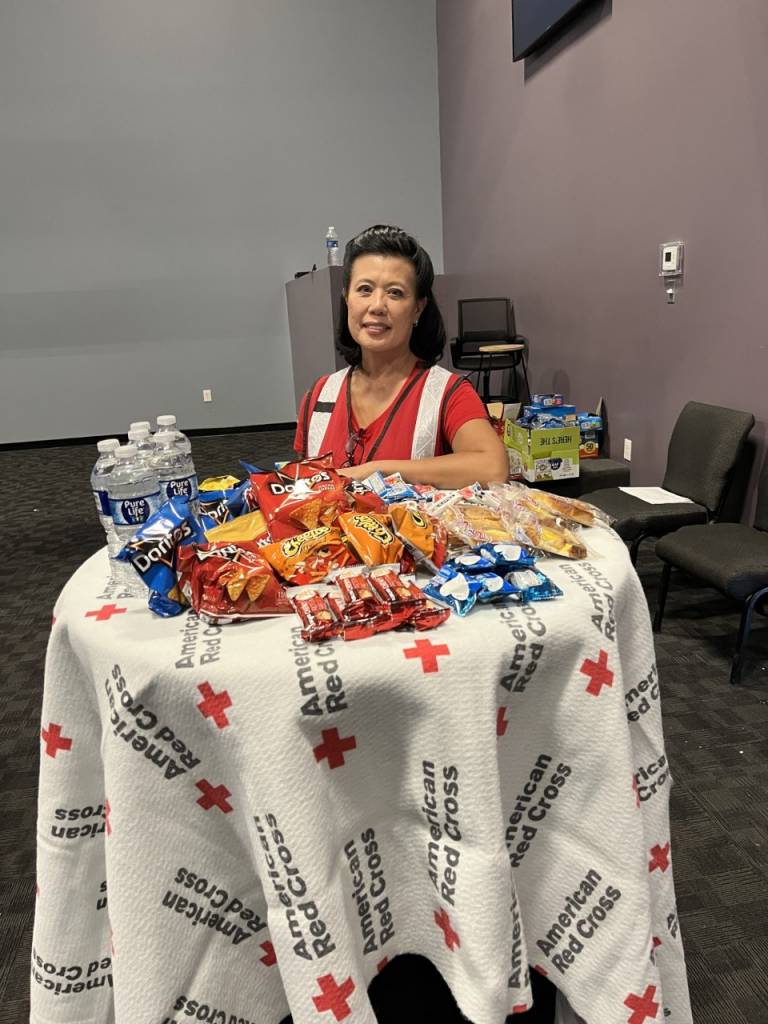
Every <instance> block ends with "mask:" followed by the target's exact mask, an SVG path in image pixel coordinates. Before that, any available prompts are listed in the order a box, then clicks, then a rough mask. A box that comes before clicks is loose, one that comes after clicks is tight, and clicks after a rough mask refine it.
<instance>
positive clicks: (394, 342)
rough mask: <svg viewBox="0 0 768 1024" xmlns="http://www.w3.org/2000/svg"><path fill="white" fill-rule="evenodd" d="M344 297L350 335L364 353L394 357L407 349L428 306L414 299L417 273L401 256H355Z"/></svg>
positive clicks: (422, 300)
mask: <svg viewBox="0 0 768 1024" xmlns="http://www.w3.org/2000/svg"><path fill="white" fill-rule="evenodd" d="M345 298H346V300H347V322H348V325H349V333H350V334H351V335H352V337H353V338H354V340H355V341H356V342H357V343H358V345H359V346H360V348H361V349H362V350H363V353H366V352H369V353H371V354H379V353H381V354H384V353H386V354H391V355H393V356H395V355H398V354H400V353H402V352H403V351H405V350H407V349H408V344H409V342H410V340H411V331H412V330H413V324H414V321H415V320H418V318H419V316H420V315H421V312H422V310H423V309H424V307H425V306H426V304H427V300H426V299H417V298H416V272H415V271H414V269H413V264H412V263H411V261H410V260H407V259H405V257H403V256H380V255H374V254H367V255H365V256H358V257H357V259H356V260H355V262H354V263H353V264H352V273H351V275H350V281H349V291H348V292H347V294H346V296H345Z"/></svg>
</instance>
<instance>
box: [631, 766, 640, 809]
mask: <svg viewBox="0 0 768 1024" xmlns="http://www.w3.org/2000/svg"><path fill="white" fill-rule="evenodd" d="M632 789H633V791H634V794H635V806H637V807H639V806H640V790H639V789H638V788H637V776H636V775H635V774H633V775H632Z"/></svg>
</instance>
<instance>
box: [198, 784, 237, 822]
mask: <svg viewBox="0 0 768 1024" xmlns="http://www.w3.org/2000/svg"><path fill="white" fill-rule="evenodd" d="M195 785H196V786H197V788H198V789H199V790H200V792H201V793H202V794H203V795H202V796H201V797H200V799H199V800H198V801H197V803H199V804H200V806H201V807H202V808H203V810H204V811H209V810H210V809H211V808H212V807H214V806H215V807H218V808H219V810H220V811H221V812H222V813H223V814H229V812H230V811H231V810H233V808H232V805H231V804H230V803H228V800H227V798H228V797H230V796H232V794H231V793H230V791H229V790H228V789H227V787H226V786H212V785H211V784H210V782H208V780H207V779H200V781H199V782H196V783H195Z"/></svg>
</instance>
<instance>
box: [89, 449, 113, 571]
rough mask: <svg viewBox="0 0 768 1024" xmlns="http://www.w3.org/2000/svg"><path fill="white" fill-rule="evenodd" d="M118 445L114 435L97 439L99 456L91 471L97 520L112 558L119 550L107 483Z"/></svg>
mask: <svg viewBox="0 0 768 1024" xmlns="http://www.w3.org/2000/svg"><path fill="white" fill-rule="evenodd" d="M119 447H120V442H119V441H118V440H117V438H116V437H108V438H105V439H104V440H103V441H99V443H98V444H97V445H96V448H97V449H98V452H99V457H98V458H97V459H96V463H95V465H94V467H93V470H92V471H91V490H92V491H93V497H94V500H95V502H96V511H97V513H98V516H99V522H100V523H101V526H102V529H103V530H104V537H105V540H106V542H107V548H108V550H109V554H110V555H111V557H113V558H114V556H115V555H116V554H117V552H118V551H119V550H120V547H119V544H118V540H117V536H116V534H115V528H114V525H113V523H112V513H111V511H110V508H109V489H108V485H109V477H110V476H111V474H112V470H113V469H114V467H115V464H116V463H117V457H116V455H115V452H116V451H117V449H118V448H119Z"/></svg>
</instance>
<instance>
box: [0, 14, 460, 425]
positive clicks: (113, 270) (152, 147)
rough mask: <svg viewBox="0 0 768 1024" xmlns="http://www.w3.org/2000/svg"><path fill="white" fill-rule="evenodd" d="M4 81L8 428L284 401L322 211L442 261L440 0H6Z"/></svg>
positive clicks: (258, 408)
mask: <svg viewBox="0 0 768 1024" xmlns="http://www.w3.org/2000/svg"><path fill="white" fill-rule="evenodd" d="M0 96H1V97H2V102H0V442H12V441H25V440H37V439H43V438H54V437H75V436H81V435H93V434H102V435H105V434H112V433H118V432H121V431H124V430H125V429H126V427H127V424H128V422H129V421H130V420H132V419H143V418H153V417H154V416H156V415H157V414H158V413H159V412H165V411H171V412H175V413H176V415H177V417H178V419H179V422H180V424H181V425H182V426H186V427H206V426H210V427H218V426H234V425H245V424H259V423H269V422H278V421H284V420H291V419H293V418H294V415H295V406H294V398H293V388H292V380H291V359H290V348H289V340H288V318H287V312H286V301H285V287H284V286H285V282H286V280H289V279H290V278H292V277H293V274H294V272H295V271H296V270H300V269H309V268H310V267H311V266H312V263H313V262H317V263H318V264H321V263H322V261H323V260H324V258H325V250H324V236H325V232H326V229H327V227H328V224H329V223H331V222H332V223H334V224H335V226H336V228H337V229H338V231H339V234H340V237H341V238H342V239H346V238H347V237H349V236H350V235H351V234H354V233H355V232H357V231H359V230H361V229H362V228H363V227H366V226H367V225H368V224H371V223H375V222H376V221H380V220H384V221H390V222H394V223H401V224H402V225H403V226H405V227H407V228H408V229H410V230H411V231H413V232H414V233H416V234H418V235H419V236H420V237H421V239H422V241H423V242H424V244H425V245H426V246H427V248H428V249H430V251H431V252H432V254H433V256H434V257H435V258H436V262H437V263H438V264H439V263H440V256H441V253H442V235H441V206H440V165H439V161H440V153H439V136H438V102H437V54H436V38H435V3H434V0H418V2H414V0H388V2H387V3H386V4H376V3H369V2H365V3H360V2H359V0H162V2H161V3H154V2H150V0H132V2H127V0H118V2H112V3H104V2H103V0H67V2H66V3H62V2H60V0H2V3H0ZM330 368H332V367H330ZM204 387H209V388H211V389H212V390H213V398H214V401H213V402H212V403H211V404H209V405H208V404H203V403H202V399H201V389H202V388H204Z"/></svg>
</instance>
